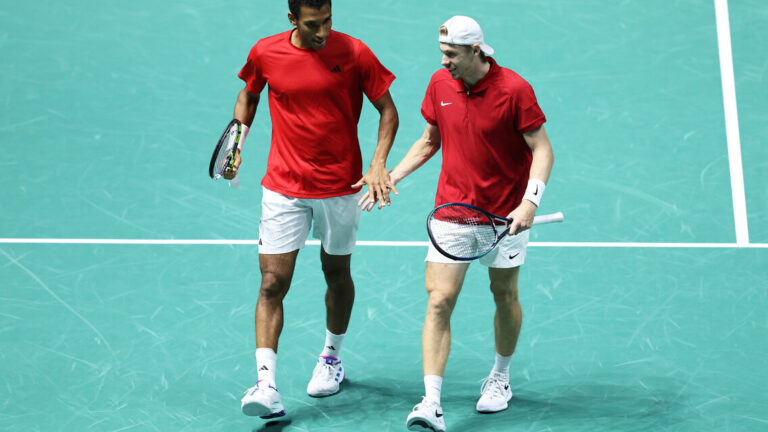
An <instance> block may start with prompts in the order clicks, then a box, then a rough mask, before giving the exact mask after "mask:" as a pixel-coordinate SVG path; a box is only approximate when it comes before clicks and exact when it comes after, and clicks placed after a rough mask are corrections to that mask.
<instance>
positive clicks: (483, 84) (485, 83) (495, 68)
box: [453, 57, 499, 93]
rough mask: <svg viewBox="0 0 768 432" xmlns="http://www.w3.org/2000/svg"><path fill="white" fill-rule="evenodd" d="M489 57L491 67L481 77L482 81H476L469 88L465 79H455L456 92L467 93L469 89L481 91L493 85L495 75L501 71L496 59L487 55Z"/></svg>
mask: <svg viewBox="0 0 768 432" xmlns="http://www.w3.org/2000/svg"><path fill="white" fill-rule="evenodd" d="M486 58H487V59H488V62H489V63H490V64H491V68H490V69H488V73H487V74H485V76H484V77H482V78H480V81H478V82H476V83H475V85H473V86H472V88H470V89H467V86H466V85H465V84H464V81H462V80H460V79H455V80H453V85H454V87H455V88H456V92H458V93H466V92H467V91H469V92H470V93H479V92H481V91H483V90H485V89H487V88H488V87H490V86H491V81H492V80H493V77H494V76H495V75H496V74H497V73H498V72H499V65H497V64H496V61H495V60H494V59H493V58H491V57H486Z"/></svg>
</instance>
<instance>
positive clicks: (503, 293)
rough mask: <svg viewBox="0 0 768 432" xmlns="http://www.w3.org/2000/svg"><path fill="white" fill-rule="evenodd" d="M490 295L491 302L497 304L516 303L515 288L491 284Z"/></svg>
mask: <svg viewBox="0 0 768 432" xmlns="http://www.w3.org/2000/svg"><path fill="white" fill-rule="evenodd" d="M491 293H493V301H494V302H496V303H497V304H500V303H504V304H509V303H515V302H517V301H518V298H517V288H516V287H510V286H508V285H506V284H491Z"/></svg>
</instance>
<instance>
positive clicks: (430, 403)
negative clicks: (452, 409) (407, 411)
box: [413, 396, 440, 411]
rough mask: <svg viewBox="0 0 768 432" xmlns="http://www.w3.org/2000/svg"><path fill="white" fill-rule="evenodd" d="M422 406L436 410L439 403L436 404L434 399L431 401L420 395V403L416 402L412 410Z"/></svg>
mask: <svg viewBox="0 0 768 432" xmlns="http://www.w3.org/2000/svg"><path fill="white" fill-rule="evenodd" d="M422 407H423V408H428V409H429V410H430V411H435V410H437V408H439V407H440V404H438V403H437V402H435V401H433V400H431V399H427V397H426V396H422V398H421V403H418V404H416V406H415V407H413V410H414V411H418V410H420V409H421V408H422Z"/></svg>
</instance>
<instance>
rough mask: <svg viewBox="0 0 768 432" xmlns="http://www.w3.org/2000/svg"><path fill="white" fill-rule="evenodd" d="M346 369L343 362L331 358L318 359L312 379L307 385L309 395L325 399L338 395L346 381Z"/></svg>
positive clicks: (321, 357)
mask: <svg viewBox="0 0 768 432" xmlns="http://www.w3.org/2000/svg"><path fill="white" fill-rule="evenodd" d="M344 377H345V374H344V368H343V367H342V366H341V360H339V359H338V358H336V357H331V356H320V357H319V358H318V359H317V364H316V365H315V370H313V371H312V378H311V379H310V380H309V384H308V385H307V394H309V395H310V396H312V397H324V396H330V395H333V394H336V393H338V392H339V390H340V385H341V382H342V381H344Z"/></svg>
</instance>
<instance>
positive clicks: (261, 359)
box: [256, 348, 277, 387]
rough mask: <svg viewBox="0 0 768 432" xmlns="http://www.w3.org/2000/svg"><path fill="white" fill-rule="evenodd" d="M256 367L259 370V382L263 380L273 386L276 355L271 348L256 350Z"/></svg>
mask: <svg viewBox="0 0 768 432" xmlns="http://www.w3.org/2000/svg"><path fill="white" fill-rule="evenodd" d="M256 366H257V367H258V368H259V371H258V373H259V381H261V380H264V381H266V382H267V383H269V384H272V386H273V387H277V386H276V385H275V369H276V368H277V353H275V351H274V350H273V349H272V348H256Z"/></svg>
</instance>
